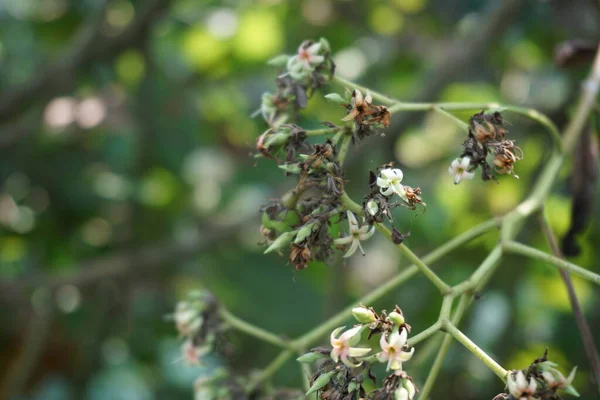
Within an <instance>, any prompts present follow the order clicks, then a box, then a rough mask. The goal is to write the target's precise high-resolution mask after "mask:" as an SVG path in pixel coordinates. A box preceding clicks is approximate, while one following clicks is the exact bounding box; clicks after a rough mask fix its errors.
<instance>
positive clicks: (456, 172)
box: [448, 157, 475, 185]
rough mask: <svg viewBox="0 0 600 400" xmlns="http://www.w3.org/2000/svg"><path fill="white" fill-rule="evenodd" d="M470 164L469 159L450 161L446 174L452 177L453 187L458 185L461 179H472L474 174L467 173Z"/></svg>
mask: <svg viewBox="0 0 600 400" xmlns="http://www.w3.org/2000/svg"><path fill="white" fill-rule="evenodd" d="M470 163H471V159H470V158H469V157H463V158H462V159H460V158H457V159H456V160H454V161H452V164H451V165H450V167H449V168H448V173H449V174H450V175H453V176H454V184H455V185H458V184H459V183H460V181H461V180H463V179H473V177H474V176H475V173H473V172H469V171H468V169H469V164H470Z"/></svg>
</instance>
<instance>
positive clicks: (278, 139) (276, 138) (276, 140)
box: [265, 132, 289, 149]
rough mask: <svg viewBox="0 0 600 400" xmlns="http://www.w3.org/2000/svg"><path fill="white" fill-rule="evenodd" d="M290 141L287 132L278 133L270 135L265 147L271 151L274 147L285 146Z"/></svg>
mask: <svg viewBox="0 0 600 400" xmlns="http://www.w3.org/2000/svg"><path fill="white" fill-rule="evenodd" d="M288 139H289V135H288V134H287V132H277V133H275V134H273V135H269V136H268V137H267V140H266V141H265V147H266V148H267V149H271V148H273V147H279V146H283V145H284V144H285V143H286V142H287V141H288Z"/></svg>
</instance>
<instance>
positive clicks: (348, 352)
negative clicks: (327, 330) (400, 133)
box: [330, 326, 371, 368]
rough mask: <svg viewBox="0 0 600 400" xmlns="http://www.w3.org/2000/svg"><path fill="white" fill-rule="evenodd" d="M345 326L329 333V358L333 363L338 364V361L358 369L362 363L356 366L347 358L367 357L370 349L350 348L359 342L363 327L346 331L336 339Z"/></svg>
mask: <svg viewBox="0 0 600 400" xmlns="http://www.w3.org/2000/svg"><path fill="white" fill-rule="evenodd" d="M344 328H345V326H342V327H340V328H337V329H335V330H334V331H333V332H331V337H330V342H331V347H333V349H332V350H331V354H330V355H331V358H332V359H333V361H335V362H338V361H339V360H340V359H341V360H342V362H343V363H344V365H346V366H348V367H350V368H355V367H358V366H359V365H360V364H362V362H360V363H358V364H353V363H352V362H351V361H350V360H349V357H362V356H365V355H367V353H369V352H370V351H371V349H366V348H359V347H352V346H354V345H355V344H357V343H358V341H359V340H360V333H361V332H362V329H363V327H362V326H357V327H355V328H352V329H348V330H347V331H346V332H344V333H342V334H341V335H340V337H339V338H338V337H337V335H338V334H339V333H340V332H341V331H343V330H344Z"/></svg>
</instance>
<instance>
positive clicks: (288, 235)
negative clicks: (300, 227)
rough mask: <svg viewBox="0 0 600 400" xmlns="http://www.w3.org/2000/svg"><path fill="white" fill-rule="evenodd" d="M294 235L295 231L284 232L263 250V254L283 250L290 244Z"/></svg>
mask: <svg viewBox="0 0 600 400" xmlns="http://www.w3.org/2000/svg"><path fill="white" fill-rule="evenodd" d="M294 236H296V231H292V232H284V233H282V234H281V235H279V237H278V238H277V239H275V241H274V242H273V243H271V245H270V246H269V248H268V249H267V250H265V254H267V253H270V252H272V251H275V250H283V249H285V248H286V247H288V246H289V245H290V243H291V242H292V239H294Z"/></svg>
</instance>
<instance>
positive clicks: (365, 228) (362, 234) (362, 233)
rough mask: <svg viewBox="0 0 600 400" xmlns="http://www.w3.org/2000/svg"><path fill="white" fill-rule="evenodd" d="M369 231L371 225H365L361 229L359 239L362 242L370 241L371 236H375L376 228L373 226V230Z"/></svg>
mask: <svg viewBox="0 0 600 400" xmlns="http://www.w3.org/2000/svg"><path fill="white" fill-rule="evenodd" d="M368 229H369V225H365V226H363V227H362V228H360V233H359V236H358V238H359V239H360V240H367V239H369V238H370V237H371V236H373V234H374V233H375V227H374V226H371V230H368Z"/></svg>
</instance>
